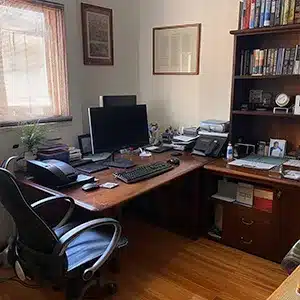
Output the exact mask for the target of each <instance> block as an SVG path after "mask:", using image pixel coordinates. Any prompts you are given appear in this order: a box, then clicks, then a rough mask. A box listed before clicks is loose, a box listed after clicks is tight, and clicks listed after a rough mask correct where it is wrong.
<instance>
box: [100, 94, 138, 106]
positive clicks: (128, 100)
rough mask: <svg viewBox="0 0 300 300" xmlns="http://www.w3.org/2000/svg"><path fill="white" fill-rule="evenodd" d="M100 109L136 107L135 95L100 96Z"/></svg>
mask: <svg viewBox="0 0 300 300" xmlns="http://www.w3.org/2000/svg"><path fill="white" fill-rule="evenodd" d="M99 99H100V107H110V106H131V105H136V104H137V100H136V95H122V96H117V95H115V96H100V98H99Z"/></svg>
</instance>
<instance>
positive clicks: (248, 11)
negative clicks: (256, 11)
mask: <svg viewBox="0 0 300 300" xmlns="http://www.w3.org/2000/svg"><path fill="white" fill-rule="evenodd" d="M250 14H251V0H246V15H245V22H244V29H249V25H250Z"/></svg>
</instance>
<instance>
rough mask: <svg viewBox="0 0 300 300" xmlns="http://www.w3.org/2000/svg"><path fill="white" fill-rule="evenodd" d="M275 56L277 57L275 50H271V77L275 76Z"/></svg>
mask: <svg viewBox="0 0 300 300" xmlns="http://www.w3.org/2000/svg"><path fill="white" fill-rule="evenodd" d="M274 56H275V49H271V55H270V67H269V74H270V75H273V69H274V64H275V60H274Z"/></svg>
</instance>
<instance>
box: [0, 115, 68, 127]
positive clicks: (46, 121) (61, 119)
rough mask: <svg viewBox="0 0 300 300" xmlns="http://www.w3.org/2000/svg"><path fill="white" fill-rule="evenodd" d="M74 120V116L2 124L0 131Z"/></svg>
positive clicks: (0, 123)
mask: <svg viewBox="0 0 300 300" xmlns="http://www.w3.org/2000/svg"><path fill="white" fill-rule="evenodd" d="M72 120H73V117H72V116H67V117H50V118H45V119H36V120H29V121H21V122H20V121H19V122H0V129H2V128H3V129H4V128H13V127H20V126H21V124H22V123H26V124H33V123H36V122H38V121H39V124H48V123H61V122H70V121H72Z"/></svg>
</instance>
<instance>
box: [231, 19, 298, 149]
mask: <svg viewBox="0 0 300 300" xmlns="http://www.w3.org/2000/svg"><path fill="white" fill-rule="evenodd" d="M230 33H231V34H232V35H234V63H233V76H232V97H231V141H232V143H236V142H237V141H238V140H239V139H242V141H243V142H245V143H252V144H256V143H257V142H258V141H266V142H268V141H269V139H270V138H278V139H279V138H281V139H285V140H287V142H288V148H287V151H288V152H289V151H291V150H295V149H297V148H298V146H299V145H300V116H297V115H293V114H292V113H291V114H285V115H283V114H282V115H281V114H280V115H279V114H273V112H272V111H251V110H248V111H241V104H243V103H247V102H249V92H250V90H252V89H257V90H264V91H265V92H269V93H272V95H273V97H275V96H276V95H278V94H280V93H286V94H287V95H289V96H292V97H294V96H296V95H300V75H267V76H250V75H247V76H240V64H241V53H242V50H248V49H250V50H253V49H265V48H287V47H295V46H296V45H299V44H300V24H294V25H285V26H276V27H267V28H257V29H248V30H233V31H231V32H230Z"/></svg>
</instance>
